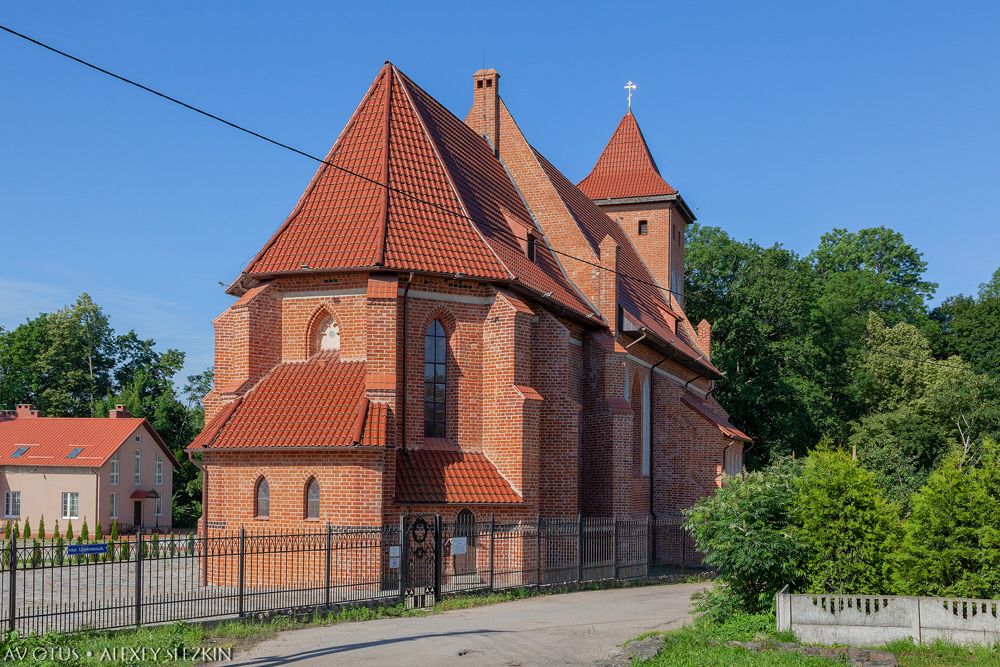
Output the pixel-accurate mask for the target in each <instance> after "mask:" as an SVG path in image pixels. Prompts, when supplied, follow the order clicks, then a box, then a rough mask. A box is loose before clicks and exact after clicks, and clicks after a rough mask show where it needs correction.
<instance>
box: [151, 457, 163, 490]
mask: <svg viewBox="0 0 1000 667" xmlns="http://www.w3.org/2000/svg"><path fill="white" fill-rule="evenodd" d="M153 484H156V485H159V484H163V457H161V456H160V455H159V454H157V455H156V462H155V463H154V464H153Z"/></svg>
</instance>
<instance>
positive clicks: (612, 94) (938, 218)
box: [0, 0, 1000, 372]
mask: <svg viewBox="0 0 1000 667" xmlns="http://www.w3.org/2000/svg"><path fill="white" fill-rule="evenodd" d="M342 4H343V8H342ZM432 4H433V3H429V2H426V3H425V2H405V3H398V4H397V3H383V2H375V1H370V2H361V3H350V4H346V3H329V2H323V3H320V2H296V3H289V2H284V3H265V2H235V1H232V2H211V3H207V2H180V3H178V2H171V3H166V2H162V3H157V4H156V6H155V7H154V6H153V3H132V2H130V3H111V2H106V3H79V2H72V3H70V2H64V3H54V2H46V3H38V2H16V1H9V2H5V3H4V4H3V6H2V7H0V23H4V24H7V25H10V26H11V27H13V28H15V29H17V30H20V31H22V32H25V33H28V34H30V35H32V36H35V37H37V38H39V39H41V40H43V41H48V42H50V43H51V44H53V45H55V46H57V47H59V48H62V49H64V50H67V51H70V52H72V53H75V54H78V55H80V56H81V57H84V58H86V59H91V60H93V61H94V62H96V63H98V64H101V65H104V66H106V67H108V68H110V69H113V70H115V71H118V72H120V73H122V74H124V75H126V76H131V77H134V78H136V79H138V80H140V81H142V82H144V83H147V84H149V85H151V86H153V87H157V88H161V89H163V90H164V91H166V92H168V93H171V94H173V95H175V96H178V97H181V98H182V99H185V100H188V101H190V102H192V103H194V104H196V105H200V106H203V107H204V108H206V109H208V110H211V111H213V112H215V113H217V114H219V115H222V116H225V117H228V118H231V119H233V120H234V121H236V122H239V123H243V124H245V125H247V126H250V127H252V128H254V129H257V130H259V131H261V132H262V133H265V134H268V135H271V136H273V137H275V138H277V139H279V140H281V141H284V142H286V143H290V144H293V145H295V146H298V147H300V148H302V149H303V150H306V151H309V152H312V153H317V154H322V153H324V152H325V151H326V150H327V149H328V147H329V146H330V145H331V144H332V142H333V140H334V139H335V138H336V136H337V134H338V132H339V131H340V129H341V128H342V127H343V125H344V123H345V121H346V119H347V117H348V116H349V115H350V113H351V111H352V110H353V109H354V107H355V105H356V104H357V102H358V101H359V99H360V96H361V95H362V93H363V92H364V91H365V89H366V88H367V86H368V84H369V83H370V82H371V80H372V78H373V77H374V76H375V74H376V72H377V70H378V68H379V66H380V65H381V63H382V61H383V60H386V59H391V60H393V61H394V62H395V63H396V64H397V65H398V66H399V67H400V68H401V69H402V70H403V71H405V72H406V73H407V74H408V75H410V76H411V77H412V78H413V79H415V80H416V81H417V82H418V83H419V84H421V85H422V86H423V87H424V88H426V89H427V90H428V91H429V92H430V93H431V94H432V95H434V96H435V97H437V98H438V99H439V100H441V101H442V102H443V103H444V104H445V105H446V106H447V107H448V108H450V109H452V111H454V112H456V113H457V114H458V115H460V116H461V115H464V113H465V111H466V109H467V108H468V105H469V102H470V98H471V92H472V91H471V83H470V75H471V74H472V72H473V71H474V70H476V69H478V68H479V67H480V66H481V65H482V63H483V52H484V50H485V63H486V65H487V66H490V67H496V68H497V69H498V70H499V71H500V72H501V74H502V76H503V79H502V82H501V86H502V87H501V94H502V95H503V96H504V98H505V99H506V101H507V103H508V105H509V106H510V107H511V108H512V110H513V112H514V114H515V115H516V117H517V118H518V120H519V122H520V124H521V127H522V129H523V130H524V131H525V132H526V134H527V136H528V137H529V138H530V139H531V141H532V142H533V143H534V144H535V145H536V146H537V147H538V148H540V149H541V150H542V151H543V152H544V153H545V154H546V155H547V156H548V157H549V158H550V159H551V160H552V161H553V162H554V163H555V164H556V165H558V166H559V167H560V168H562V170H563V171H564V172H565V173H566V174H567V175H568V176H569V177H570V178H572V179H574V180H577V179H579V178H581V177H582V176H584V175H585V174H586V173H587V171H588V170H589V169H590V167H591V165H592V164H593V162H594V160H595V159H596V157H597V155H598V153H599V152H600V150H601V148H602V147H603V145H604V143H605V141H606V140H607V138H608V136H609V135H610V133H611V131H612V130H613V128H614V127H615V124H616V123H617V122H618V120H619V118H620V116H621V114H622V113H623V112H624V110H625V98H624V91H623V90H622V86H623V85H624V83H625V81H626V80H628V79H633V80H635V81H636V82H637V83H638V85H639V88H638V90H637V92H636V97H635V100H634V109H635V112H636V115H637V117H638V119H639V121H640V123H641V124H642V127H643V130H644V132H645V134H646V137H647V139H648V141H649V143H650V145H651V147H652V150H653V152H654V154H655V156H656V158H657V161H658V163H659V165H660V167H661V169H662V170H663V172H664V175H665V176H666V178H667V180H668V181H669V182H670V183H671V184H672V185H674V186H675V187H677V188H679V189H680V190H681V192H682V193H683V194H684V196H685V198H686V199H687V201H688V202H689V203H690V204H691V205H692V206H693V207H694V208H695V210H696V213H697V215H698V217H699V219H700V220H701V221H702V222H704V223H706V224H710V225H718V226H720V227H723V228H725V229H726V230H728V231H729V232H730V233H731V234H733V235H734V236H735V237H737V238H740V239H747V238H753V239H755V240H757V241H759V242H761V243H764V244H771V243H775V242H780V243H782V244H784V245H786V246H788V247H790V248H793V249H795V250H798V251H801V252H807V251H808V250H809V249H810V248H812V247H814V245H815V244H816V241H817V239H818V238H819V236H820V234H822V233H823V232H825V231H828V230H830V229H831V228H833V227H836V226H844V227H849V228H852V229H853V228H860V227H866V226H874V225H888V226H890V227H893V228H895V229H897V230H899V231H901V232H902V233H903V234H904V235H905V236H906V238H907V240H908V241H909V242H911V243H913V244H914V245H916V246H917V247H918V248H919V249H920V250H922V251H923V253H924V256H925V259H926V260H927V261H928V263H929V271H928V274H929V277H930V279H932V280H934V281H936V282H938V283H940V285H941V287H940V290H939V292H938V297H939V298H943V297H944V296H948V295H951V294H955V293H958V292H966V293H969V292H973V291H975V289H976V287H977V285H978V284H979V283H981V282H983V281H985V280H987V279H988V278H989V276H990V274H991V273H992V272H993V271H994V270H995V269H996V268H997V266H998V265H1000V251H998V248H1000V224H998V223H1000V214H998V212H997V211H998V207H997V202H996V195H997V193H998V183H1000V122H998V121H1000V74H998V73H1000V47H998V44H1000V40H998V39H997V34H998V32H1000V3H996V2H939V3H924V2H877V3H876V2H840V3H822V4H821V3H805V2H793V1H791V0H789V1H788V2H780V3H778V2H753V3H748V2H729V3H727V2H710V3H709V2H663V1H660V2H653V3H642V2H631V3H615V4H617V6H618V8H617V9H611V8H610V7H611V5H612V3H602V5H603V6H604V8H601V9H598V8H591V7H590V5H589V4H585V3H567V4H564V5H562V6H558V7H557V6H550V5H549V4H548V3H542V2H538V1H537V0H536V1H534V2H529V3H516V2H509V3H496V2H493V3H483V2H478V3H470V2H462V3H455V4H451V5H448V6H444V5H442V6H440V7H438V8H433V9H432V8H431V7H432ZM0 86H2V91H3V92H2V98H0V99H2V104H0V147H2V148H0V325H3V326H6V327H11V326H14V325H16V324H18V323H19V322H22V321H23V320H24V319H25V318H27V317H30V316H33V315H35V314H37V313H38V312H39V311H43V310H51V309H54V308H57V307H59V306H60V305H63V304H66V303H68V302H70V301H72V300H73V298H74V297H75V295H77V294H78V293H80V292H83V291H87V292H89V293H90V294H91V295H92V296H93V297H94V298H95V300H96V301H97V302H98V303H99V304H101V305H102V306H103V307H104V308H105V309H106V310H107V311H108V313H109V314H110V315H111V318H112V322H113V324H114V326H115V327H116V328H117V329H119V330H127V329H129V328H135V329H136V331H137V332H138V333H139V334H140V335H142V336H144V337H152V338H155V339H156V340H157V341H158V342H159V343H160V345H161V347H166V346H171V347H178V348H180V349H182V350H184V351H186V352H187V353H188V354H189V364H188V368H187V369H186V371H187V372H194V371H197V370H200V369H201V368H204V367H206V366H208V365H209V364H210V363H211V359H212V328H211V320H212V318H213V317H215V316H216V315H217V314H218V313H220V312H222V311H223V310H224V309H225V308H226V307H227V305H228V304H229V303H230V302H231V300H232V299H231V297H228V296H226V295H225V294H224V292H223V290H222V288H221V287H219V284H218V283H219V282H223V283H229V282H230V281H231V280H232V279H233V278H234V277H235V276H236V275H237V274H238V272H239V270H240V268H241V267H242V266H243V265H244V264H245V262H246V260H247V259H248V258H249V257H250V256H252V255H253V254H254V253H255V252H256V251H257V250H258V249H259V248H260V246H261V245H262V244H263V243H264V241H265V240H266V239H267V238H268V236H269V235H270V234H271V233H272V231H273V230H274V229H275V228H276V227H277V226H278V225H279V224H280V223H281V221H282V219H283V218H284V216H285V215H286V214H287V213H288V212H289V210H290V209H291V208H292V206H293V205H294V203H295V200H296V199H297V197H298V196H299V194H300V193H301V191H302V189H303V188H304V187H305V185H306V182H307V181H308V179H309V177H310V176H311V175H312V173H313V171H314V169H315V166H316V165H315V164H314V163H312V162H310V161H309V160H307V159H304V158H302V157H299V156H296V155H293V154H291V153H288V152H286V151H283V150H280V149H278V148H275V147H273V146H270V145H267V144H265V143H263V142H261V141H258V140H255V139H252V138H249V137H247V136H245V135H241V134H239V133H237V132H235V131H232V130H230V129H227V128H225V127H222V126H219V125H217V124H215V123H213V122H211V121H209V120H207V119H204V118H201V117H198V116H196V115H194V114H192V113H190V112H187V111H184V110H182V109H180V108H178V107H175V106H173V105H170V104H167V103H165V102H163V101H161V100H159V99H157V98H155V97H152V96H150V95H148V94H145V93H142V92H139V91H137V90H135V89H132V88H129V87H127V86H124V85H122V84H120V83H117V82H115V81H113V80H110V79H108V78H106V77H103V76H101V75H98V74H96V73H94V72H92V71H88V70H86V69H84V68H82V67H81V66H79V65H75V64H73V63H71V62H69V61H67V60H64V59H62V58H59V57H57V56H54V55H52V54H50V53H47V52H45V51H42V50H41V49H39V48H37V47H34V46H31V45H29V44H26V43H23V42H21V41H18V40H15V39H14V38H12V37H9V36H7V35H6V34H0Z"/></svg>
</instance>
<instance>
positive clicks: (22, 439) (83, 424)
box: [0, 417, 177, 468]
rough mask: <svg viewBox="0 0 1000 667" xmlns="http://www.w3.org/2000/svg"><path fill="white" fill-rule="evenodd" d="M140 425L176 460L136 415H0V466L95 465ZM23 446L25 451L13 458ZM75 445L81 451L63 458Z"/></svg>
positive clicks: (175, 461)
mask: <svg viewBox="0 0 1000 667" xmlns="http://www.w3.org/2000/svg"><path fill="white" fill-rule="evenodd" d="M143 425H145V426H146V428H147V429H148V430H149V432H150V433H151V434H152V435H153V438H154V440H156V442H157V444H158V445H159V447H160V449H162V450H163V452H164V454H166V456H167V457H168V459H169V460H170V462H171V464H172V465H174V466H176V465H177V460H176V459H175V458H174V455H173V454H172V453H171V452H170V449H169V448H168V447H167V446H166V444H164V443H163V441H162V440H160V439H159V436H158V435H157V434H156V432H155V431H154V430H153V427H152V426H150V425H149V423H148V422H146V420H145V419H141V418H138V417H118V418H113V419H111V418H107V417H18V418H10V417H4V418H0V465H16V466H52V467H60V468H61V467H78V468H98V467H100V466H102V465H104V464H105V463H106V462H107V460H108V459H109V458H111V455H112V454H114V453H115V452H116V451H118V448H119V447H121V445H122V444H123V443H124V442H125V441H126V440H128V439H129V438H131V437H132V434H133V433H135V431H136V430H137V429H138V428H139V427H140V426H143ZM23 446H27V447H28V450H27V451H26V452H25V453H24V454H22V455H21V456H18V457H14V456H13V454H14V452H15V451H16V450H17V449H18V447H23ZM77 447H81V448H82V451H80V452H79V453H78V454H77V455H76V456H74V457H73V458H67V455H68V454H69V453H70V452H71V451H72V450H73V449H74V448H77Z"/></svg>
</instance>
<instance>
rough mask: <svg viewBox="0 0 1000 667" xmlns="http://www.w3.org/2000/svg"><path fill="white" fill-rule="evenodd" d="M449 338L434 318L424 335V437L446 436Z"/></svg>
mask: <svg viewBox="0 0 1000 667" xmlns="http://www.w3.org/2000/svg"><path fill="white" fill-rule="evenodd" d="M447 355H448V339H447V338H446V337H445V334H444V327H443V326H441V322H439V321H438V320H434V321H433V322H431V323H430V324H429V325H428V326H427V334H426V335H425V336H424V437H427V438H443V437H445V432H446V431H445V392H446V388H447V381H446V378H445V373H446V359H447Z"/></svg>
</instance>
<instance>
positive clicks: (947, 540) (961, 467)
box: [896, 451, 1000, 598]
mask: <svg viewBox="0 0 1000 667" xmlns="http://www.w3.org/2000/svg"><path fill="white" fill-rule="evenodd" d="M983 482H984V480H983V477H982V475H981V474H980V471H979V470H978V469H977V468H975V467H973V466H971V465H968V463H967V462H965V461H963V458H962V456H961V454H960V453H958V452H957V451H956V452H953V453H952V454H950V455H949V456H947V457H945V458H944V460H943V461H942V462H941V464H940V465H939V466H938V467H937V468H936V469H935V470H934V471H933V472H932V473H931V474H930V476H929V477H928V478H927V483H926V484H925V485H924V486H923V487H921V488H920V490H918V491H917V493H916V494H915V495H914V497H913V503H912V512H911V514H910V517H909V519H908V520H907V522H906V532H905V535H904V537H903V541H902V545H901V546H900V549H899V553H898V556H897V566H896V572H897V575H896V584H897V589H898V590H899V591H900V593H902V594H905V595H931V596H961V597H974V598H983V597H991V596H992V595H993V594H994V592H995V589H994V588H993V586H992V585H991V581H990V579H991V578H992V577H991V576H990V570H991V569H993V567H992V566H993V565H995V560H996V558H995V556H994V557H993V558H991V557H989V555H988V554H987V553H986V552H987V551H989V550H990V548H989V545H988V543H987V542H988V540H987V539H984V538H989V536H990V534H991V533H992V534H994V535H995V528H996V524H995V521H994V520H993V515H995V513H996V510H995V509H993V507H994V506H995V505H996V503H997V500H1000V499H998V498H991V497H990V496H989V494H988V493H987V491H986V487H985V485H984V483H983ZM990 529H994V530H990ZM992 548H993V549H995V548H996V544H993V545H992Z"/></svg>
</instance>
